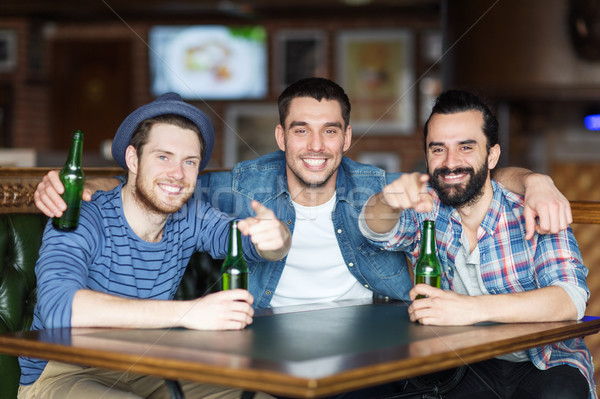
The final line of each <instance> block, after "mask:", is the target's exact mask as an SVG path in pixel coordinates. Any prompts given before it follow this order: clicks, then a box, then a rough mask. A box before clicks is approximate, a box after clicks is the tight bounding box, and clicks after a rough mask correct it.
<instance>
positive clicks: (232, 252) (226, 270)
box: [221, 220, 248, 290]
mask: <svg viewBox="0 0 600 399" xmlns="http://www.w3.org/2000/svg"><path fill="white" fill-rule="evenodd" d="M237 224H238V222H237V220H233V221H231V222H230V223H229V247H228V249H227V257H226V258H225V261H223V266H222V267H221V277H222V285H223V286H222V288H223V290H234V289H236V288H243V289H245V290H247V289H248V265H246V261H245V260H244V256H243V255H242V233H240V231H239V230H238V227H237Z"/></svg>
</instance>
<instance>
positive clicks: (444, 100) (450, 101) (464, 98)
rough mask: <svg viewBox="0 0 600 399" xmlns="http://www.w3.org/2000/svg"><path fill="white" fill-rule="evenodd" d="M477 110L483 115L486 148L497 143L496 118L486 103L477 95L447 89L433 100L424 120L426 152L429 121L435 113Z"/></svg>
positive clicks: (488, 148)
mask: <svg viewBox="0 0 600 399" xmlns="http://www.w3.org/2000/svg"><path fill="white" fill-rule="evenodd" d="M466 111H479V112H481V114H482V116H483V126H482V130H483V133H484V134H485V137H486V138H487V144H486V148H487V150H488V152H489V150H490V148H492V147H493V146H495V145H496V144H498V143H499V138H498V120H497V119H496V116H495V115H494V114H493V113H492V111H490V108H489V107H488V106H487V104H486V103H485V102H484V101H483V100H482V99H481V98H479V97H478V96H476V95H475V94H473V93H469V92H468V91H464V90H448V91H446V92H444V93H442V94H440V96H439V97H438V98H437V99H436V100H435V104H434V105H433V109H432V110H431V115H429V119H427V122H425V127H424V129H423V146H424V149H425V152H427V135H428V133H429V130H428V129H429V121H430V120H431V117H432V116H433V115H435V114H446V115H448V114H456V113H458V112H466Z"/></svg>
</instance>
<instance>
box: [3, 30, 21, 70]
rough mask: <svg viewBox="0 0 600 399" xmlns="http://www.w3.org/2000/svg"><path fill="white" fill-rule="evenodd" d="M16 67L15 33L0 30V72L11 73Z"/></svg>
mask: <svg viewBox="0 0 600 399" xmlns="http://www.w3.org/2000/svg"><path fill="white" fill-rule="evenodd" d="M16 66H17V32H15V31H13V30H8V29H2V30H0V72H11V71H13V70H14V69H15V68H16Z"/></svg>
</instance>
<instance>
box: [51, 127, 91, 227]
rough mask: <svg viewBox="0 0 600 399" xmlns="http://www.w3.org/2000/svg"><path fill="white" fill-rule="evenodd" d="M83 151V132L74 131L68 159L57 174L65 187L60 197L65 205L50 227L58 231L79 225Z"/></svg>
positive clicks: (82, 181) (82, 180)
mask: <svg viewBox="0 0 600 399" xmlns="http://www.w3.org/2000/svg"><path fill="white" fill-rule="evenodd" d="M82 151H83V132H82V131H81V130H75V131H74V132H73V139H72V140H71V149H70V150H69V157H68V158H67V162H66V163H65V166H64V168H62V170H61V171H60V173H59V177H60V181H61V182H62V184H63V186H64V187H65V192H64V193H63V194H62V195H61V197H62V199H63V200H64V201H65V202H66V203H67V210H65V211H64V212H63V214H62V216H61V217H59V218H57V217H55V218H53V219H52V225H53V226H54V227H55V228H56V229H58V230H64V231H70V230H75V229H76V228H77V225H78V223H79V209H80V208H81V194H82V193H83V183H84V180H85V179H84V176H83V169H81V153H82Z"/></svg>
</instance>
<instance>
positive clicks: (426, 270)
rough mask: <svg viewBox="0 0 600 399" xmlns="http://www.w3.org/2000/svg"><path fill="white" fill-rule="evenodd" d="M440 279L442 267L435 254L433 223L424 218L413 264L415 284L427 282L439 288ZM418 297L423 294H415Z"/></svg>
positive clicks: (421, 296)
mask: <svg viewBox="0 0 600 399" xmlns="http://www.w3.org/2000/svg"><path fill="white" fill-rule="evenodd" d="M441 280H442V268H441V267H440V262H439V261H438V258H437V256H436V254H435V223H434V221H433V220H425V221H424V222H423V231H422V232H421V253H420V254H419V259H417V264H416V266H415V285H416V284H429V285H431V286H432V287H437V288H440V286H441ZM419 298H423V295H419V296H417V299H419Z"/></svg>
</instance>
